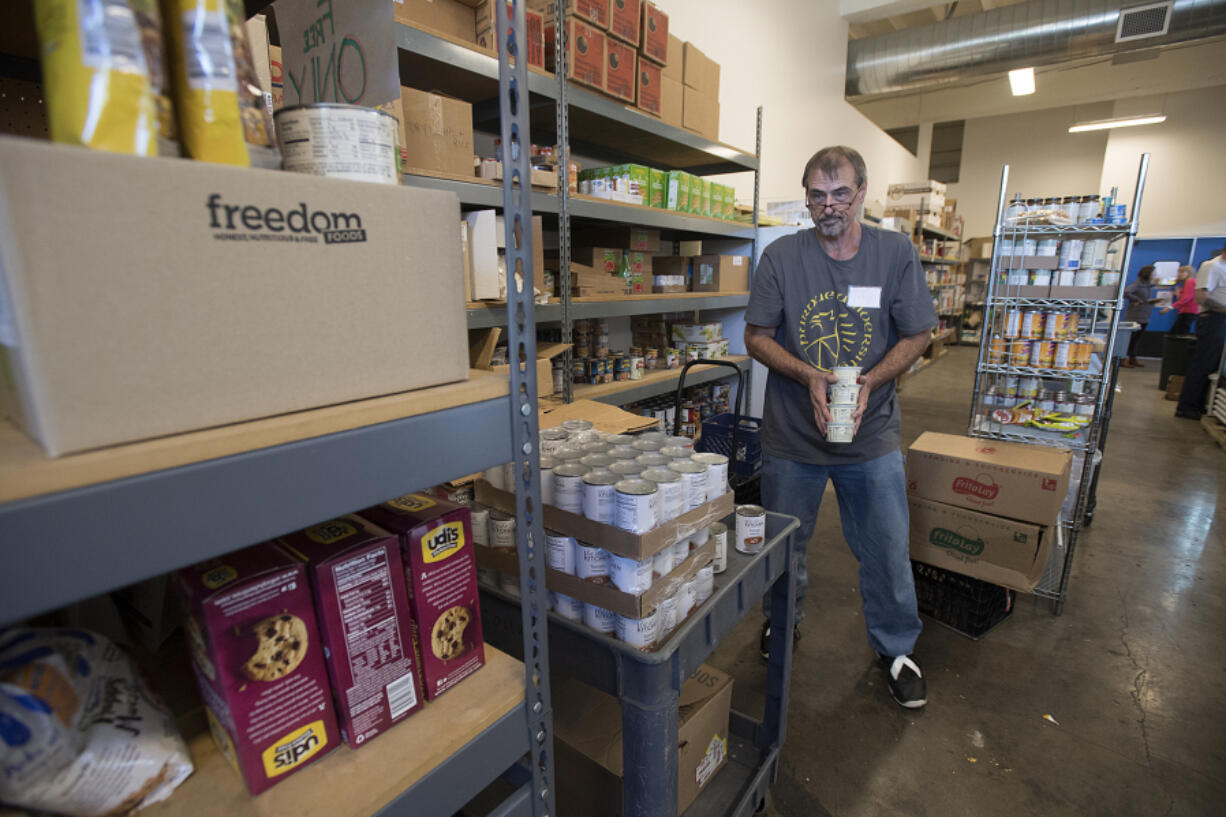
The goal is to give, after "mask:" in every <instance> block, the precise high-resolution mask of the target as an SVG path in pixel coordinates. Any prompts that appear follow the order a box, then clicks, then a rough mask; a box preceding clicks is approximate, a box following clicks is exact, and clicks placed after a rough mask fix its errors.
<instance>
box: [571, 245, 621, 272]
mask: <svg viewBox="0 0 1226 817" xmlns="http://www.w3.org/2000/svg"><path fill="white" fill-rule="evenodd" d="M624 255H625V250H623V249H621V248H620V247H575V248H574V249H573V250H572V251H571V263H572V265H573V264H574V263H576V262H577V263H579V264H583V265H585V266H588V267H592V268H593V269H595V270H597V271H598V272H606V273H609V274H611V275H620V274H621V273H622V271H623V264H624V263H625V258H624Z"/></svg>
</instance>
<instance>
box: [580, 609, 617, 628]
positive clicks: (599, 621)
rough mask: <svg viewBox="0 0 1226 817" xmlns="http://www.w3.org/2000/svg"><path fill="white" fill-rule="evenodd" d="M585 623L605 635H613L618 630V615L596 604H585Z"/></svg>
mask: <svg viewBox="0 0 1226 817" xmlns="http://www.w3.org/2000/svg"><path fill="white" fill-rule="evenodd" d="M583 623H584V624H586V625H587V626H589V627H591V628H592V629H593V630H595V631H596V632H598V633H604V634H605V635H609V636H611V635H614V634H616V632H617V615H616V614H614V613H613V612H612V611H611V610H606V609H604V608H603V607H597V606H596V605H595V604H584V605H583Z"/></svg>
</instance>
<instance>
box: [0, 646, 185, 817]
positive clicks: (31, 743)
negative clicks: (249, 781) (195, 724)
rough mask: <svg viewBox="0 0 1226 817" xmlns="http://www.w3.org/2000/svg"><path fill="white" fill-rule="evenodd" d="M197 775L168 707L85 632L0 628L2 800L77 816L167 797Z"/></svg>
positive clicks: (122, 658)
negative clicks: (189, 778)
mask: <svg viewBox="0 0 1226 817" xmlns="http://www.w3.org/2000/svg"><path fill="white" fill-rule="evenodd" d="M191 773H192V764H191V760H190V759H189V757H188V753H187V747H186V746H185V745H184V743H183V739H182V738H180V737H179V734H178V732H177V731H176V730H175V726H174V721H173V719H172V717H171V715H170V713H169V712H168V711H167V710H166V709H165V708H164V707H163V706H162V705H161V704H160V703H159V702H158V701H157V699H156V698H154V696H153V694H152V692H151V691H150V690H149V688H148V687H147V686H146V685H145V683H144V682H143V681H142V680H141V678H140V676H139V674H138V673H137V671H136V668H135V667H134V666H133V665H132V663H131V661H130V660H129V659H128V658H127V656H126V655H125V654H124V653H123V652H122V651H121V650H120V649H119V648H118V647H116V646H115V645H114V644H112V643H111V642H110V641H108V640H106V639H105V638H103V637H102V636H100V635H97V634H95V633H91V632H89V631H87V630H73V629H59V628H27V627H16V628H12V629H8V630H3V631H0V802H3V803H7V804H11V805H14V806H18V807H22V808H28V809H32V810H38V811H50V812H55V813H59V814H68V815H73V816H74V817H102V815H111V814H123V813H126V812H129V811H132V810H134V809H139V808H143V807H144V806H148V805H152V804H153V803H157V802H160V801H162V800H165V799H166V798H167V797H169V796H170V794H171V792H172V791H174V789H175V787H176V786H178V785H179V784H180V783H182V782H183V781H184V780H185V779H186V778H187V776H188V775H190V774H191Z"/></svg>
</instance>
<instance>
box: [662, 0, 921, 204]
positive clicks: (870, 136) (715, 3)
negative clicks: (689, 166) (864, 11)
mask: <svg viewBox="0 0 1226 817" xmlns="http://www.w3.org/2000/svg"><path fill="white" fill-rule="evenodd" d="M666 6H667V10H668V13H669V30H670V31H671V32H672V33H673V34H674V35H675V36H677V37H680V38H681V39H682V40H688V41H690V42H693V43H694V44H695V45H697V46H698V48H699V49H701V50H702V51H703V53H705V54H706V55H707V56H709V57H711V58H712V59H714V60H716V61H717V62H719V63H720V141H722V142H727V143H729V144H731V145H734V146H736V147H739V148H742V149H745V150H748V151H749V152H751V153H752V152H753V147H754V124H755V118H754V116H755V114H754V112H755V110H756V109H757V107H758V106H759V105H761V106H762V107H763V123H762V133H763V144H762V188H761V196H762V201H763V202H767V201H771V200H789V199H799V198H801V197H802V190H801V184H800V176H801V173H802V172H803V170H804V165H805V162H806V161H807V160H808V159H809V157H810V156H812V155H813V153H814V152H815V151H816V150H817V149H818V148H821V147H824V146H826V145H832V144H845V145H850V146H851V147H854V148H856V149H857V150H859V151H860V152H861V153H862V154H863V155H864V159H865V162H866V163H867V164H868V175H869V194H868V200H869V201H871V200H873V199H880V200H884V199H885V189H886V185H887V184H889V183H890V182H897V181H908V180H912V179H922V178H924V177H925V175H926V172H927V161H926V160H925V161H921V160H920V159H917V158H916V157H914V156H912V155H911V154H910V153H909V152H907V150H906V149H904V148H903V147H901V146H900V145H899V144H898V143H897V142H895V141H894V140H893V139H891V138H890V137H889V136H887V135H886V134H885V132H884V131H882V130H881V129H880V128H878V127H877V126H876V125H874V124H873V123H872V122H871V121H870V120H869V119H868V118H866V117H865V116H864V115H863V114H861V113H860V112H859V111H857V110H856V109H855V108H854V107H852V106H851V105H850V104H848V103H847V102H846V101H844V99H843V85H844V79H845V75H846V70H847V22H846V21H845V20H843V19H842V18H841V17H839V10H838V5H837V4H836V3H833V2H828V1H827V0H818V1H817V2H795V0H753V2H745V0H669V2H668V3H667V4H666ZM723 180H724V181H726V182H727V183H729V184H733V185H735V186H736V189H737V198H738V199H740V200H744V201H752V200H753V177H752V176H751V175H750V174H747V173H742V174H735V175H729V176H727V177H726V178H725V179H723Z"/></svg>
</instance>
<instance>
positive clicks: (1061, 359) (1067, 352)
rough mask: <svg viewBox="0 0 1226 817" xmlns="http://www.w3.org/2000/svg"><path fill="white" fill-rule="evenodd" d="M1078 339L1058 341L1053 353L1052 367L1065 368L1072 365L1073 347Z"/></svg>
mask: <svg viewBox="0 0 1226 817" xmlns="http://www.w3.org/2000/svg"><path fill="white" fill-rule="evenodd" d="M1075 343H1076V341H1071V340H1061V341H1057V342H1056V349H1055V351H1054V352H1053V353H1052V360H1051V368H1053V369H1060V370H1065V369H1069V368H1070V367H1071V366H1072V348H1073V344H1075Z"/></svg>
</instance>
